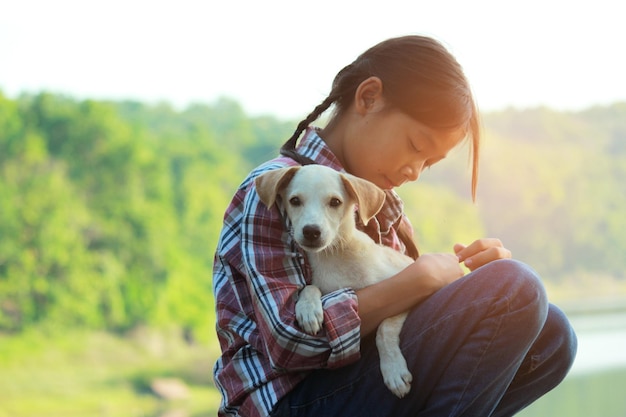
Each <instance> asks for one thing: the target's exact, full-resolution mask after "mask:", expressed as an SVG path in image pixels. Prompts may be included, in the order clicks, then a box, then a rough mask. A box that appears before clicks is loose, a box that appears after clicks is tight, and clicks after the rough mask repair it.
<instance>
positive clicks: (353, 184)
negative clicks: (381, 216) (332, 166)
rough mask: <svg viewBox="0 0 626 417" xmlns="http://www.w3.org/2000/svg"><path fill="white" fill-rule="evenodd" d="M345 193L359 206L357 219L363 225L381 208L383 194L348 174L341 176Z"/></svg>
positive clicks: (367, 183) (376, 188) (372, 185)
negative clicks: (358, 218) (359, 219)
mask: <svg viewBox="0 0 626 417" xmlns="http://www.w3.org/2000/svg"><path fill="white" fill-rule="evenodd" d="M341 180H342V181H343V185H344V187H346V191H347V192H348V194H350V195H351V196H352V197H354V198H355V199H356V201H357V204H358V205H359V217H360V218H361V222H363V224H367V223H369V221H370V220H371V219H372V217H374V216H375V215H376V213H378V212H379V211H380V209H381V208H383V203H384V202H385V192H384V191H383V190H381V189H380V188H378V187H377V186H376V185H375V184H374V183H371V182H369V181H367V180H364V179H363V178H359V177H356V176H354V175H350V174H341Z"/></svg>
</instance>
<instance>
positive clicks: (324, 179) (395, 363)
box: [256, 165, 413, 398]
mask: <svg viewBox="0 0 626 417" xmlns="http://www.w3.org/2000/svg"><path fill="white" fill-rule="evenodd" d="M256 189H257V192H258V194H259V197H260V198H261V201H262V202H263V203H264V204H265V205H267V206H268V207H272V206H273V205H274V204H275V203H276V201H277V200H279V201H280V202H281V204H282V205H283V207H284V209H285V211H286V213H287V216H288V217H289V219H290V220H291V224H292V227H293V234H294V238H295V240H296V242H297V243H298V245H299V246H300V247H301V248H302V249H303V250H304V251H305V252H306V253H307V256H308V259H309V262H310V264H311V269H312V272H313V277H312V285H307V286H306V287H305V288H304V289H302V291H301V292H300V295H299V298H298V302H297V303H296V319H297V321H298V324H299V325H300V326H301V327H302V329H303V330H304V331H306V332H307V333H310V334H316V333H317V332H318V331H319V330H320V329H321V327H322V325H323V320H324V315H323V309H322V303H321V296H322V294H326V293H329V292H331V291H335V290H337V289H340V288H346V287H351V288H353V289H355V290H356V289H360V288H363V287H366V286H368V285H371V284H374V283H376V282H379V281H382V280H384V279H386V278H389V277H390V276H392V275H394V274H396V273H397V272H399V271H400V270H402V269H404V268H405V267H406V266H407V265H409V264H410V263H411V262H413V259H411V258H409V257H408V256H405V255H403V254H401V253H400V252H398V251H395V250H393V249H391V248H389V247H386V246H383V245H379V244H376V243H375V242H374V241H373V240H372V239H371V238H370V237H369V236H367V235H366V234H365V233H364V232H361V231H359V230H358V229H357V228H356V226H355V206H356V207H358V214H359V216H360V218H361V221H362V222H363V224H367V223H368V222H369V221H370V220H371V219H372V217H374V216H375V215H376V213H378V211H379V210H380V209H381V207H382V205H383V203H384V200H385V194H384V192H383V191H382V190H381V189H380V188H378V187H377V186H376V185H374V184H372V183H371V182H369V181H366V180H364V179H361V178H358V177H355V176H352V175H349V174H342V173H339V172H337V171H335V170H333V169H331V168H328V167H325V166H323V165H306V166H303V167H299V166H296V167H287V168H280V169H276V170H273V171H268V172H266V173H264V174H262V175H260V176H259V177H257V179H256ZM405 318H406V313H404V314H401V315H398V316H394V317H391V318H388V319H386V320H384V321H383V322H382V323H381V324H380V326H379V327H378V330H377V334H376V346H377V347H378V351H379V354H380V369H381V372H382V375H383V379H384V382H385V385H387V387H388V388H389V389H390V390H391V391H392V392H393V393H394V394H395V395H396V396H398V397H400V398H402V397H403V396H405V395H406V394H407V393H408V392H409V390H410V389H411V381H412V376H411V373H410V372H409V370H408V368H407V365H406V361H405V359H404V357H403V356H402V352H401V351H400V347H399V341H400V330H401V329H402V325H403V323H404V320H405Z"/></svg>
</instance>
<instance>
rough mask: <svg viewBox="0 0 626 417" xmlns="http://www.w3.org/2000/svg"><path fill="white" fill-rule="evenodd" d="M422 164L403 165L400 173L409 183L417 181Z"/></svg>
mask: <svg viewBox="0 0 626 417" xmlns="http://www.w3.org/2000/svg"><path fill="white" fill-rule="evenodd" d="M422 166H423V164H422V163H416V164H413V165H405V166H404V167H403V168H402V170H401V171H400V172H401V173H402V175H404V176H405V177H406V178H407V179H408V180H409V181H411V182H413V181H417V179H418V178H419V177H420V173H421V172H422Z"/></svg>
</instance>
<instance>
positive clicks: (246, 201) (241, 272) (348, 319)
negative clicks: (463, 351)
mask: <svg viewBox="0 0 626 417" xmlns="http://www.w3.org/2000/svg"><path fill="white" fill-rule="evenodd" d="M298 152H299V153H300V154H302V155H305V156H308V157H309V158H311V159H313V160H314V161H315V162H317V163H319V164H323V165H327V166H329V167H331V168H334V169H336V170H339V171H343V168H342V167H341V165H340V163H339V161H338V160H337V159H336V157H335V156H334V155H333V154H332V153H331V151H330V149H329V148H328V147H327V146H326V144H325V143H324V141H323V140H322V139H321V138H320V137H319V136H318V134H317V131H316V130H315V129H314V128H309V129H308V130H307V132H306V133H305V136H304V137H303V138H302V140H301V143H300V145H299V147H298ZM292 165H297V164H296V162H294V161H293V160H292V159H290V158H286V157H279V158H276V159H274V160H272V161H269V162H267V163H265V164H263V165H261V166H260V167H258V168H257V169H255V170H254V171H252V172H251V173H250V175H249V176H248V177H247V178H246V179H245V181H244V182H243V183H242V185H241V186H240V187H239V189H238V190H237V192H236V194H235V196H234V198H233V200H232V202H231V204H230V205H229V207H228V208H227V210H226V214H225V216H224V224H223V229H222V232H221V235H220V239H219V243H218V246H217V250H216V254H215V260H214V267H213V291H214V295H215V304H216V306H215V307H216V312H217V323H216V327H217V334H218V338H219V342H220V347H221V349H222V355H221V357H220V358H219V359H218V360H217V362H216V364H215V367H214V378H215V383H216V386H217V387H218V389H219V390H220V392H221V394H222V403H221V406H220V409H219V415H220V416H246V417H261V416H267V415H269V413H270V412H271V410H272V408H273V407H274V405H275V404H276V403H277V402H278V400H279V399H280V398H282V397H283V396H284V395H285V394H286V393H288V392H289V391H290V390H291V389H292V388H293V387H295V386H296V384H298V382H300V381H301V380H302V379H304V378H305V377H306V376H307V374H308V373H309V372H310V371H312V370H314V369H319V368H337V367H341V366H345V365H347V364H350V363H352V362H355V361H356V360H358V359H359V357H360V323H361V322H360V319H359V315H358V305H357V297H356V294H355V292H354V291H353V290H352V289H349V288H348V289H341V290H338V291H335V292H332V293H330V294H326V295H324V296H323V297H322V305H323V308H324V325H323V330H322V331H320V333H319V334H317V335H315V336H312V335H309V334H307V333H305V332H304V331H302V330H301V329H300V327H299V326H298V324H297V323H296V320H295V304H296V300H297V298H298V293H299V291H300V290H301V289H302V288H303V287H304V286H305V285H307V283H310V279H311V272H310V268H309V265H308V262H307V260H306V257H305V255H304V253H303V252H302V251H301V250H300V249H299V248H298V247H297V245H296V243H295V241H294V239H293V236H292V235H291V234H290V233H289V230H290V225H289V221H288V219H287V218H286V217H285V216H283V214H282V209H281V207H276V206H274V207H272V209H268V208H267V207H266V206H265V205H264V204H263V203H262V202H261V201H260V199H259V196H258V194H257V193H256V191H255V186H254V179H255V178H256V177H257V176H259V175H260V174H261V173H263V172H266V171H269V170H273V169H277V168H281V167H285V166H292ZM405 220H406V218H405V217H404V215H403V214H402V201H401V200H400V199H399V197H398V196H397V195H396V194H395V193H394V192H393V191H389V192H387V199H386V203H385V206H384V207H383V210H382V211H381V212H380V213H379V214H378V216H377V217H376V219H375V221H370V223H369V224H368V225H367V228H365V227H363V226H362V225H360V226H359V227H360V228H361V229H363V230H364V231H366V233H368V234H369V235H370V236H371V237H372V238H373V239H374V240H376V241H378V242H381V243H383V244H386V245H388V246H391V247H394V248H396V249H398V250H404V246H403V245H402V243H401V242H400V241H399V240H398V237H397V235H396V232H395V229H394V225H395V224H397V223H398V222H399V221H405Z"/></svg>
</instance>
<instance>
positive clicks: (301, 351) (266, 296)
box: [233, 189, 361, 370]
mask: <svg viewBox="0 0 626 417" xmlns="http://www.w3.org/2000/svg"><path fill="white" fill-rule="evenodd" d="M240 227H241V254H242V259H240V260H236V261H238V263H240V264H241V265H242V269H243V270H244V271H245V275H246V277H247V279H246V282H247V284H248V291H247V292H248V293H249V300H247V301H248V304H247V305H244V306H243V307H244V309H252V314H253V315H254V321H255V323H256V326H257V327H258V332H259V335H260V340H259V343H258V344H257V345H256V346H255V348H257V349H259V350H263V351H265V352H266V354H267V356H268V357H269V358H270V360H271V361H272V366H273V367H275V368H278V369H289V370H304V369H315V368H322V367H327V368H335V367H339V366H344V365H346V364H348V363H351V362H354V361H355V360H357V359H358V358H359V357H360V348H359V345H360V343H359V340H360V324H361V320H360V317H359V315H358V313H357V298H356V294H355V293H354V291H353V290H351V289H345V290H339V291H335V292H333V293H330V294H326V295H324V296H323V297H322V305H323V308H324V326H323V330H322V331H320V333H319V334H317V335H310V334H307V333H306V332H304V331H303V330H302V329H301V328H300V326H299V325H298V323H297V322H296V319H295V303H296V301H297V298H298V293H299V291H300V290H301V289H302V288H304V286H305V285H306V284H307V283H306V280H305V274H306V273H307V271H306V266H305V263H304V260H303V256H302V255H301V253H300V252H299V251H298V250H297V249H296V246H295V243H294V242H293V238H292V237H291V236H290V235H289V233H288V232H287V231H286V228H285V224H284V219H283V217H282V216H281V215H280V213H279V211H278V209H277V208H276V207H272V208H271V209H268V208H267V207H266V206H265V205H264V204H263V203H262V202H261V201H260V199H259V197H258V195H257V193H256V192H254V190H253V189H250V190H249V191H248V192H247V194H246V196H245V200H244V202H243V213H242V221H241V223H240ZM233 261H235V260H233Z"/></svg>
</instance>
